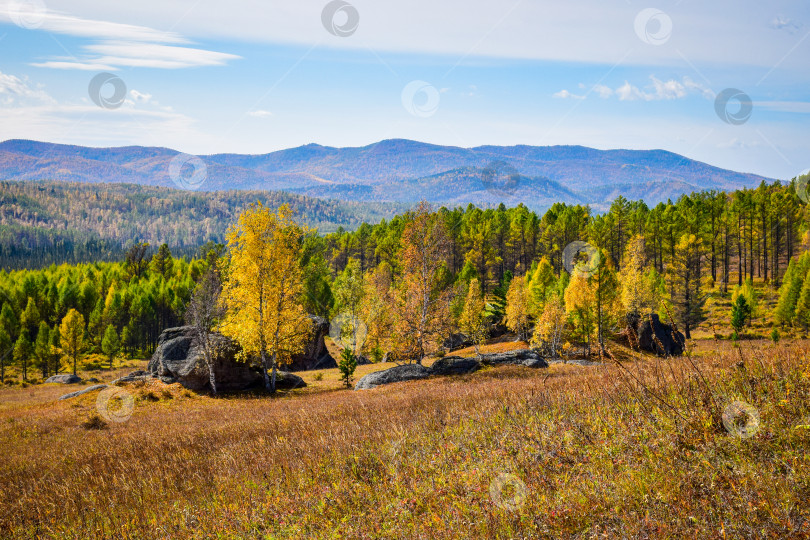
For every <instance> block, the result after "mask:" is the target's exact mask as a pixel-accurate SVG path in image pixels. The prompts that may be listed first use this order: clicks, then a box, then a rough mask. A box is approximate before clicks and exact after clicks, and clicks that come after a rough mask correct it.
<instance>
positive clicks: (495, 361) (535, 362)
mask: <svg viewBox="0 0 810 540" xmlns="http://www.w3.org/2000/svg"><path fill="white" fill-rule="evenodd" d="M481 362H482V363H483V364H487V365H491V366H498V365H513V366H525V367H530V368H547V367H548V362H546V361H545V360H544V359H543V357H542V356H540V355H539V354H537V352H535V351H533V350H531V349H518V350H514V351H506V352H501V353H491V354H482V355H481Z"/></svg>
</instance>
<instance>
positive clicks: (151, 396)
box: [138, 390, 160, 401]
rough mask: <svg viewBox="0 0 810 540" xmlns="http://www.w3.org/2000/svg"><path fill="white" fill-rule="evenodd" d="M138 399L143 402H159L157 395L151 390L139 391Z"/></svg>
mask: <svg viewBox="0 0 810 540" xmlns="http://www.w3.org/2000/svg"><path fill="white" fill-rule="evenodd" d="M138 397H139V398H141V399H142V400H144V401H160V398H159V397H158V395H157V394H155V392H154V391H152V390H141V392H139V393H138Z"/></svg>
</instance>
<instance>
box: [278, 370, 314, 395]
mask: <svg viewBox="0 0 810 540" xmlns="http://www.w3.org/2000/svg"><path fill="white" fill-rule="evenodd" d="M306 385H307V383H305V382H304V379H302V378H301V377H299V376H298V375H296V374H295V373H290V372H289V371H277V372H276V390H293V389H294V388H303V387H305V386H306Z"/></svg>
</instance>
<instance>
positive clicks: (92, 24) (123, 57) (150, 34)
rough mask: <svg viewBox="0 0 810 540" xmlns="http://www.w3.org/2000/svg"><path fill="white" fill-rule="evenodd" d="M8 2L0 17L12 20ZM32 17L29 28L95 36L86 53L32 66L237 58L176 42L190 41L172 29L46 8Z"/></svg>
mask: <svg viewBox="0 0 810 540" xmlns="http://www.w3.org/2000/svg"><path fill="white" fill-rule="evenodd" d="M10 4H12V3H11V2H9V1H3V0H0V21H2V22H14V20H13V18H12V11H13V10H10V9H9V8H10ZM12 5H13V4H12ZM31 17H36V20H35V21H34V22H35V24H34V25H33V26H32V31H40V30H41V31H45V32H51V33H56V34H65V35H69V36H74V37H80V38H89V39H92V40H96V43H92V44H89V45H83V46H82V49H83V50H84V51H85V52H87V53H88V54H87V55H84V57H82V58H75V57H74V58H64V57H62V58H51V59H48V60H47V61H44V62H34V63H32V64H31V65H32V66H34V67H41V68H51V69H77V70H84V71H114V70H115V69H117V67H147V68H159V69H178V68H185V67H197V66H222V65H224V64H226V63H227V62H228V61H230V60H236V59H238V58H239V57H238V56H236V55H233V54H227V53H221V52H215V51H209V50H204V49H197V48H192V47H182V46H178V45H181V44H188V43H190V41H189V40H188V39H186V38H185V37H183V36H182V35H180V34H178V33H176V32H172V31H163V30H156V29H154V28H149V27H146V26H138V25H132V24H120V23H115V22H109V21H103V20H97V19H92V18H81V17H75V16H73V15H67V14H63V13H59V12H57V11H51V10H48V9H46V10H45V11H44V12H41V13H40V12H37V13H35V14H32V15H31Z"/></svg>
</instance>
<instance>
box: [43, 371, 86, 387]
mask: <svg viewBox="0 0 810 540" xmlns="http://www.w3.org/2000/svg"><path fill="white" fill-rule="evenodd" d="M45 382H46V383H59V384H78V383H80V382H82V379H81V377H78V376H76V375H74V374H72V373H60V374H59V375H53V376H51V377H48V378H47V379H46V380H45Z"/></svg>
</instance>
